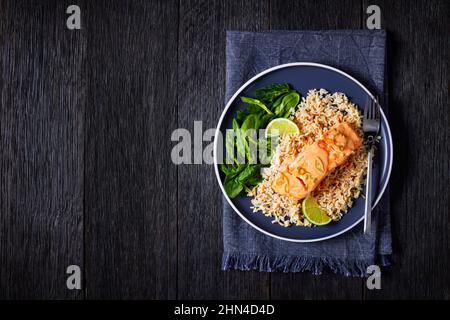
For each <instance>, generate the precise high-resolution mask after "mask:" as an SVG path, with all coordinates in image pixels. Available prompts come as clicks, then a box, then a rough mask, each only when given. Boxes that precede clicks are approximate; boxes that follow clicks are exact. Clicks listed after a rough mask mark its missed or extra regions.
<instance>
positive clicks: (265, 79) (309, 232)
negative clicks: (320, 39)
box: [214, 62, 393, 242]
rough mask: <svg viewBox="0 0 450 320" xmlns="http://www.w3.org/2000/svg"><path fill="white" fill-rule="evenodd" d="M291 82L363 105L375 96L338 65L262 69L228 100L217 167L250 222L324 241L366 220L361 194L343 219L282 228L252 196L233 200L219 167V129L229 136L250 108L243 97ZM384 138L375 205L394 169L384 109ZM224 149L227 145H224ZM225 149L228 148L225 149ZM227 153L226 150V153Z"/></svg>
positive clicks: (273, 232)
mask: <svg viewBox="0 0 450 320" xmlns="http://www.w3.org/2000/svg"><path fill="white" fill-rule="evenodd" d="M284 82H287V83H289V84H290V85H291V86H292V88H294V89H295V90H297V91H299V92H300V94H301V95H302V96H303V97H304V96H306V94H307V92H308V90H310V89H314V88H315V89H320V88H324V89H327V90H328V91H329V92H331V93H333V92H336V91H339V92H343V93H345V94H346V95H347V96H348V97H349V99H350V100H351V101H352V102H353V103H355V104H356V105H358V106H359V107H360V108H361V106H364V102H365V101H366V98H367V97H368V96H370V97H373V95H372V94H371V93H370V92H369V90H367V89H366V88H365V87H364V86H363V85H362V84H361V83H360V82H358V81H357V80H356V79H354V78H353V77H351V76H350V75H348V74H346V73H345V72H342V71H340V70H338V69H336V68H332V67H329V66H326V65H321V64H317V63H309V62H296V63H288V64H283V65H279V66H276V67H273V68H270V69H268V70H265V71H263V72H261V73H260V74H258V75H256V76H255V77H253V78H252V79H250V80H249V81H248V82H247V83H245V84H244V85H243V86H242V87H240V88H239V90H238V91H237V92H236V93H235V94H234V95H233V97H232V98H231V99H230V101H229V102H228V103H227V105H226V107H225V110H224V111H223V113H222V116H221V117H220V120H219V124H218V126H217V131H216V139H215V141H214V166H215V171H216V176H217V179H218V181H219V185H220V187H221V189H222V192H223V194H224V195H225V197H226V199H227V200H228V202H229V204H230V205H231V207H232V208H233V209H234V210H235V211H236V213H237V214H239V215H240V216H241V218H242V219H244V220H245V221H246V222H247V223H248V224H250V225H251V226H253V227H254V228H256V229H257V230H259V231H261V232H263V233H265V234H267V235H269V236H272V237H275V238H278V239H282V240H287V241H294V242H312V241H321V240H325V239H329V238H332V237H335V236H337V235H339V234H342V233H344V232H346V231H348V230H350V229H351V228H353V227H354V226H356V225H357V224H358V223H359V222H361V221H362V220H363V219H364V199H363V198H362V197H359V198H358V199H357V200H356V201H355V202H354V204H353V207H351V208H350V209H349V210H348V212H347V213H346V214H344V216H343V217H342V219H341V220H339V221H337V222H331V223H330V224H328V225H326V226H318V227H314V228H309V227H299V226H291V227H287V228H286V227H282V226H280V225H278V224H273V223H272V222H271V221H272V220H273V219H272V218H270V217H266V216H264V215H263V214H262V213H260V212H256V213H254V212H252V210H251V209H250V206H251V203H250V200H251V198H250V197H248V196H247V195H246V194H244V193H242V194H241V195H239V196H237V197H236V198H234V199H230V198H229V197H228V196H227V195H226V193H225V191H224V189H223V179H224V176H223V174H222V173H221V172H220V170H219V165H218V156H217V155H218V152H217V151H218V149H217V148H218V147H219V145H218V139H217V136H218V135H217V132H219V130H220V131H221V132H222V134H223V136H225V130H226V129H231V121H232V119H233V118H234V117H235V116H236V111H237V110H239V109H243V108H245V107H246V105H245V104H243V103H242V102H241V101H240V99H239V96H241V95H244V96H254V94H255V90H256V89H257V88H261V87H263V86H265V85H268V84H271V83H284ZM381 115H382V121H381V132H380V136H381V141H380V144H379V146H378V150H377V154H376V157H375V160H374V167H373V168H374V179H373V188H374V189H373V190H374V192H373V195H374V196H373V199H372V201H373V202H372V203H373V206H374V207H375V206H376V205H377V203H378V201H379V200H380V198H381V196H382V194H383V192H384V190H385V189H386V186H387V183H388V180H389V176H390V174H391V168H392V156H393V154H392V137H391V131H390V129H389V124H388V122H387V119H386V116H385V115H384V113H383V111H382V112H381ZM220 147H222V148H223V146H220ZM222 152H224V150H222ZM223 154H224V153H223Z"/></svg>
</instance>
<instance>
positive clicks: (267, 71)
mask: <svg viewBox="0 0 450 320" xmlns="http://www.w3.org/2000/svg"><path fill="white" fill-rule="evenodd" d="M295 66H311V67H318V68H324V69H328V70H332V71H334V72H337V73H339V74H341V75H343V76H345V77H347V78H349V79H350V80H352V81H353V82H354V83H356V84H357V85H359V86H360V87H361V88H362V89H363V90H364V91H365V92H366V93H367V94H368V95H369V96H370V97H371V98H374V95H373V94H372V93H371V92H370V91H369V90H368V89H367V88H366V87H365V86H364V85H363V84H362V83H361V82H359V81H358V80H356V79H355V78H354V77H352V76H351V75H349V74H348V73H346V72H344V71H342V70H340V69H337V68H335V67H331V66H328V65H325V64H321V63H315V62H290V63H284V64H280V65H277V66H274V67H271V68H268V69H266V70H263V71H262V72H260V73H258V74H256V75H255V76H253V77H252V78H251V79H249V80H248V81H247V82H245V83H244V84H243V85H242V86H240V87H239V89H238V90H236V92H235V93H234V94H233V96H232V97H231V98H230V99H229V100H228V102H227V103H226V105H225V108H224V110H223V111H222V114H221V115H220V118H219V122H218V123H217V128H216V130H215V133H214V149H213V152H214V163H213V164H214V172H215V174H216V178H217V182H218V183H219V187H220V189H221V190H222V194H223V195H224V196H225V199H226V200H227V202H228V204H229V205H230V206H231V207H232V208H233V210H234V211H235V212H236V213H237V214H238V215H239V216H240V217H241V219H243V220H244V221H245V222H246V223H248V224H249V225H250V226H252V227H253V228H255V229H256V230H258V231H259V232H262V233H263V234H265V235H268V236H270V237H272V238H276V239H279V240H284V241H289V242H300V243H302V242H318V241H324V240H327V239H331V238H334V237H337V236H339V235H341V234H343V233H345V232H347V231H349V230H351V229H353V228H354V227H355V226H356V225H358V224H359V223H360V222H361V221H363V220H364V215H363V216H362V217H361V218H360V219H359V220H357V221H356V222H354V223H353V224H352V225H350V226H348V227H347V228H345V229H343V230H341V231H339V232H337V233H335V234H332V235H329V236H326V237H321V238H317V239H291V238H287V237H282V236H278V235H275V234H273V233H270V232H268V231H266V230H264V229H262V228H260V227H258V226H257V225H255V224H254V223H253V222H251V221H250V220H248V219H247V218H246V217H245V216H244V215H243V214H242V213H241V212H240V211H239V210H238V209H237V208H236V206H235V205H234V204H233V202H232V201H231V199H230V198H229V197H228V195H227V193H226V192H225V189H224V186H223V183H222V180H221V179H220V173H219V164H218V159H217V157H218V152H217V151H218V134H219V132H220V127H221V125H222V122H223V119H224V117H225V115H226V113H227V111H228V109H229V108H230V107H231V104H232V102H233V101H234V100H235V99H236V98H237V97H238V96H239V94H240V93H241V92H242V91H243V90H244V89H245V88H246V87H247V86H248V85H250V84H251V83H253V82H254V81H255V80H257V79H259V78H260V77H262V76H263V75H265V74H267V73H270V72H272V71H275V70H278V69H283V68H288V67H295ZM380 111H381V117H382V118H383V121H384V123H385V124H386V129H387V130H386V131H387V134H388V145H389V146H390V153H389V154H390V156H389V159H388V172H387V177H386V182H385V183H384V185H383V186H382V187H381V190H380V192H379V193H378V196H377V198H376V199H375V202H374V204H373V205H372V208H375V207H376V205H377V204H378V202H379V201H380V199H381V197H382V196H383V194H384V191H385V190H386V187H387V185H388V184H389V180H390V177H391V172H392V163H393V158H394V148H393V142H392V134H391V128H390V125H389V122H388V120H387V118H386V115H385V114H384V111H383V109H381V108H380Z"/></svg>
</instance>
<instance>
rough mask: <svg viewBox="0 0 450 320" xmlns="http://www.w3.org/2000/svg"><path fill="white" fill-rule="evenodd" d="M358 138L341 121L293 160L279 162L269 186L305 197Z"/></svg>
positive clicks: (354, 147)
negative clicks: (273, 179)
mask: <svg viewBox="0 0 450 320" xmlns="http://www.w3.org/2000/svg"><path fill="white" fill-rule="evenodd" d="M362 142H363V140H362V138H361V137H360V136H359V135H358V134H357V133H356V131H355V130H353V128H352V127H350V126H349V125H348V124H347V123H345V122H342V123H339V124H337V125H335V126H333V127H332V128H331V129H329V130H328V131H327V132H325V133H324V135H323V137H322V139H319V140H317V141H315V142H313V143H312V144H310V145H308V146H306V147H305V148H304V149H303V150H302V152H301V153H300V154H298V155H297V157H296V158H295V159H294V160H290V159H287V160H285V161H284V162H283V163H282V164H281V171H280V172H279V174H278V175H277V176H276V178H275V181H274V182H273V183H272V189H273V190H274V191H275V192H277V193H279V194H281V195H286V196H289V197H290V198H292V199H295V200H301V199H303V198H305V197H306V196H307V195H308V194H309V193H311V192H312V191H314V190H315V189H316V188H317V186H318V185H319V184H320V182H321V181H322V180H323V179H325V177H326V176H327V175H328V174H329V173H330V172H332V171H333V170H334V169H336V168H337V167H339V166H340V165H342V164H344V163H345V162H346V161H347V159H348V157H349V156H350V155H352V154H353V153H354V152H355V151H356V150H357V149H358V148H359V147H360V146H361V144H362Z"/></svg>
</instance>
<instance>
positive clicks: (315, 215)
mask: <svg viewBox="0 0 450 320" xmlns="http://www.w3.org/2000/svg"><path fill="white" fill-rule="evenodd" d="M302 211H303V214H304V215H305V218H306V219H308V221H309V222H311V223H312V224H315V225H317V226H323V225H326V224H328V223H330V222H331V218H330V217H329V216H328V215H327V212H326V211H325V210H323V209H322V208H320V207H319V204H318V203H317V201H316V199H314V197H311V196H308V197H306V198H305V200H303V202H302Z"/></svg>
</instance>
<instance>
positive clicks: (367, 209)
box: [364, 147, 373, 234]
mask: <svg viewBox="0 0 450 320" xmlns="http://www.w3.org/2000/svg"><path fill="white" fill-rule="evenodd" d="M372 157H373V147H370V148H369V152H368V155H367V181H366V201H365V205H364V234H369V233H370V227H371V222H372Z"/></svg>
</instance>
